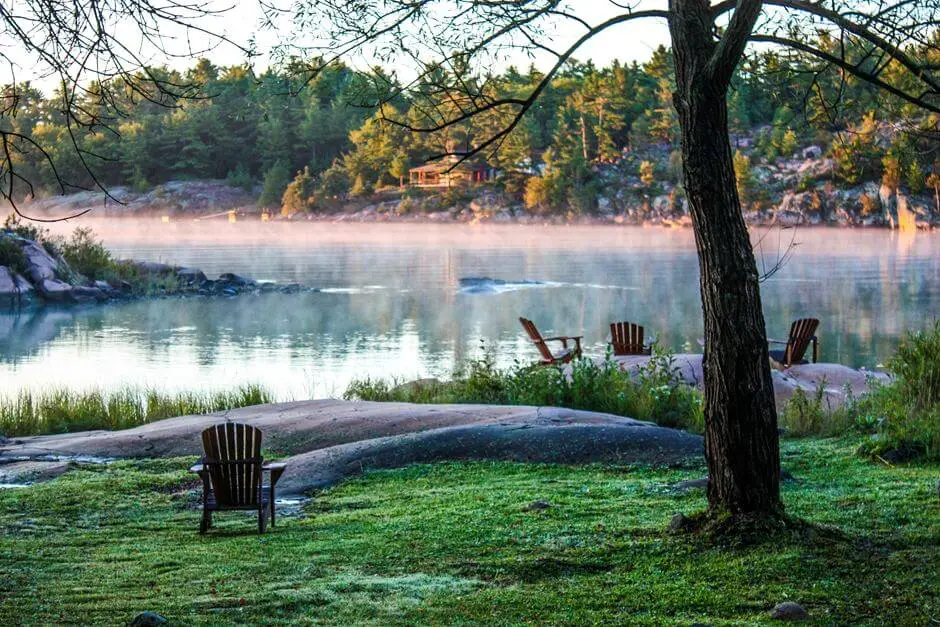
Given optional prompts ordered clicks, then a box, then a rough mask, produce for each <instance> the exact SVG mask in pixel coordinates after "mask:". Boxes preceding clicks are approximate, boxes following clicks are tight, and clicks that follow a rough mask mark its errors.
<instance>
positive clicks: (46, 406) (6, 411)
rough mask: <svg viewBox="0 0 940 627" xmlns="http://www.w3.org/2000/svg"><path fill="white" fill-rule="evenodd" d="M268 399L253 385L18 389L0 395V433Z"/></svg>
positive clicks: (117, 424)
mask: <svg viewBox="0 0 940 627" xmlns="http://www.w3.org/2000/svg"><path fill="white" fill-rule="evenodd" d="M273 401H274V398H273V395H272V394H271V393H270V392H268V391H267V390H266V389H265V388H263V387H261V386H259V385H253V384H250V385H243V386H241V387H239V388H236V389H234V390H230V391H218V392H176V393H168V392H160V391H157V390H152V389H145V388H136V387H126V388H121V389H117V390H113V391H107V392H104V391H101V390H90V391H84V392H76V391H72V390H67V389H53V390H49V391H32V390H23V391H21V392H20V393H19V394H17V395H16V396H0V433H3V434H5V435H8V436H11V435H39V434H46V433H68V432H74V431H86V430H89V429H127V428H130V427H136V426H138V425H142V424H146V423H149V422H154V421H156V420H163V419H165V418H173V417H175V416H185V415H189V414H208V413H211V412H216V411H224V410H227V409H235V408H237V407H246V406H249V405H261V404H263V403H271V402H273Z"/></svg>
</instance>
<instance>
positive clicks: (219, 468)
mask: <svg viewBox="0 0 940 627" xmlns="http://www.w3.org/2000/svg"><path fill="white" fill-rule="evenodd" d="M202 447H203V449H204V450H205V454H206V455H205V459H204V460H203V464H204V465H205V467H206V469H207V470H208V471H209V478H210V479H211V480H212V490H213V492H214V493H215V499H216V503H218V504H219V505H222V506H231V507H242V506H250V505H258V504H259V499H260V498H261V465H262V463H263V459H262V457H261V430H260V429H258V428H256V427H252V426H250V425H243V424H238V423H234V422H226V423H223V424H218V425H215V426H212V427H209V428H208V429H206V430H205V431H203V432H202Z"/></svg>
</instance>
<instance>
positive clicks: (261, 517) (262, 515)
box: [258, 506, 267, 533]
mask: <svg viewBox="0 0 940 627" xmlns="http://www.w3.org/2000/svg"><path fill="white" fill-rule="evenodd" d="M266 519H267V508H266V507H264V506H261V507H259V508H258V533H264V529H265V524H266V523H267V520H266Z"/></svg>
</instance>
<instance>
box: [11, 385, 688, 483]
mask: <svg viewBox="0 0 940 627" xmlns="http://www.w3.org/2000/svg"><path fill="white" fill-rule="evenodd" d="M220 421H237V422H244V423H247V424H251V425H254V426H256V427H258V428H260V429H261V430H262V431H263V432H264V438H265V439H264V451H265V453H266V454H272V453H277V454H280V455H290V456H292V457H289V458H288V459H287V462H288V465H287V471H286V472H285V474H284V477H283V479H281V482H280V483H279V484H278V489H279V491H280V492H281V493H282V494H291V493H294V494H296V493H301V492H304V491H306V490H308V489H311V488H318V487H324V486H328V485H332V484H334V483H336V482H338V481H341V480H342V479H344V478H346V477H349V476H352V475H355V474H358V473H361V472H363V471H364V470H367V469H370V468H393V467H400V466H405V465H408V464H413V463H426V462H433V461H442V460H471V459H473V460H475V459H482V460H513V461H526V462H545V463H591V462H606V463H622V464H628V463H632V462H643V463H652V464H671V463H679V462H682V461H684V460H687V459H689V458H695V457H700V456H701V455H702V438H701V437H699V436H697V435H692V434H689V433H685V432H683V431H678V430H675V429H666V428H663V427H658V426H656V425H653V424H651V423H647V422H640V421H638V420H632V419H630V418H623V417H620V416H612V415H610V414H601V413H596V412H586V411H577V410H570V409H563V408H558V407H524V406H516V407H513V406H499V405H413V404H411V403H372V402H363V401H340V400H319V401H302V402H296V403H280V404H275V405H258V406H255V407H245V408H242V409H235V410H232V411H228V412H224V413H220V414H211V415H207V416H183V417H180V418H171V419H169V420H162V421H159V422H155V423H151V424H148V425H144V426H141V427H137V428H134V429H127V430H124V431H90V432H85V433H74V434H63V435H51V436H34V437H22V438H13V439H11V440H9V441H8V442H6V443H4V444H2V445H0V469H2V468H3V467H4V466H5V465H7V464H8V463H9V464H12V463H14V462H15V463H18V464H24V463H27V462H28V467H25V466H20V467H19V469H20V472H22V473H26V472H33V473H41V472H42V468H43V465H44V464H52V463H61V462H62V461H63V459H66V460H67V459H75V458H77V457H82V458H85V459H88V458H91V457H94V458H119V457H176V456H181V455H198V454H200V452H201V443H200V439H199V434H200V433H201V431H202V430H203V429H205V428H206V427H208V426H210V425H212V424H216V423H218V422H220ZM34 476H35V475H34ZM16 479H17V478H16V477H13V476H7V477H5V479H4V480H5V481H15V480H16Z"/></svg>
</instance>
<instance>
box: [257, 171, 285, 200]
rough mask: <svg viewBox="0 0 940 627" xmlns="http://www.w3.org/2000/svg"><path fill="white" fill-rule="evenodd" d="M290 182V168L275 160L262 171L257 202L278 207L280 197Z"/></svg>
mask: <svg viewBox="0 0 940 627" xmlns="http://www.w3.org/2000/svg"><path fill="white" fill-rule="evenodd" d="M289 183H290V168H289V167H288V166H287V164H286V163H284V162H283V161H278V162H276V163H275V164H274V165H273V166H271V167H270V168H269V169H268V171H267V172H265V173H264V183H263V184H262V190H261V196H260V197H259V198H258V204H259V205H261V206H262V207H280V206H281V197H282V196H284V190H285V189H287V185H288V184H289Z"/></svg>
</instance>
